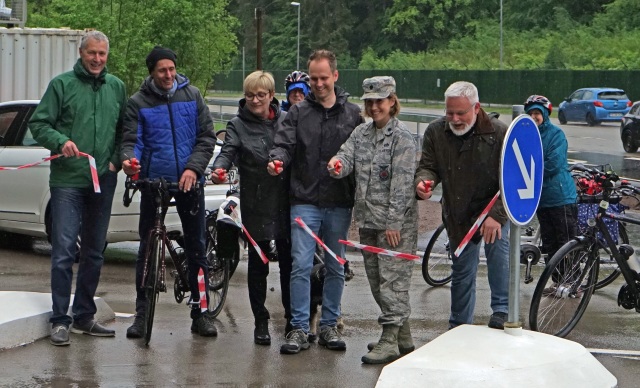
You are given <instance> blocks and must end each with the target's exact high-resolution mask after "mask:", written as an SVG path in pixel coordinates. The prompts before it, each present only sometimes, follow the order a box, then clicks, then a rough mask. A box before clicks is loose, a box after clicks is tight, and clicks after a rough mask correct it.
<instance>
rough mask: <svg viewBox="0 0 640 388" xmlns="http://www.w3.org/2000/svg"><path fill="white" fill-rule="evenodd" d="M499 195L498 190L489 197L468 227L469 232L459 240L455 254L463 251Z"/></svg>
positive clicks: (458, 254)
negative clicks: (471, 224) (489, 199)
mask: <svg viewBox="0 0 640 388" xmlns="http://www.w3.org/2000/svg"><path fill="white" fill-rule="evenodd" d="M499 196H500V192H499V191H498V192H497V193H496V195H494V196H493V198H492V199H491V202H489V204H488V205H487V207H485V208H484V210H483V211H482V213H480V216H479V217H478V219H477V220H476V222H475V223H474V224H473V226H472V227H471V229H469V232H467V235H466V236H464V238H463V239H462V241H460V245H458V249H456V251H455V252H454V254H455V255H456V256H460V254H461V253H462V251H464V248H466V246H467V244H469V241H471V238H472V237H473V235H474V234H476V231H477V230H478V228H479V227H480V225H482V222H484V219H485V218H487V214H489V210H491V208H492V207H493V204H494V203H496V200H497V199H498V197H499Z"/></svg>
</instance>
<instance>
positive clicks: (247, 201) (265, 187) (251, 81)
mask: <svg viewBox="0 0 640 388" xmlns="http://www.w3.org/2000/svg"><path fill="white" fill-rule="evenodd" d="M243 90H244V96H245V98H243V99H242V100H240V108H239V110H238V116H236V117H234V118H233V119H231V121H229V123H228V124H227V133H226V135H225V144H224V145H223V146H222V150H221V151H220V154H219V155H218V157H217V158H216V160H215V162H214V163H213V169H214V173H213V174H212V176H213V182H214V183H223V182H224V180H222V179H220V177H221V176H224V174H225V173H226V171H227V170H228V169H229V168H230V167H231V165H232V163H234V162H236V163H237V164H238V169H239V173H240V204H241V207H242V222H243V224H244V226H245V227H246V228H247V230H248V232H249V233H250V234H251V237H252V238H253V239H254V240H255V241H256V242H257V243H258V245H259V246H260V248H261V249H262V250H263V251H269V243H270V241H272V240H275V246H276V249H277V258H278V264H279V266H280V289H281V292H282V305H283V307H284V311H285V318H287V322H288V320H289V317H290V315H291V311H290V292H289V278H290V276H291V241H290V224H289V222H290V221H289V174H288V171H289V170H285V172H284V173H283V174H280V175H278V176H271V175H269V173H268V172H267V169H266V168H265V166H266V165H267V163H268V162H269V150H270V149H271V148H272V147H273V137H274V135H275V133H276V130H277V127H278V126H279V125H280V123H281V122H282V119H283V118H284V115H285V114H286V113H284V112H281V111H280V108H279V105H278V100H276V99H275V98H274V95H275V82H274V80H273V76H272V75H271V74H270V73H267V72H263V71H255V72H253V73H251V74H249V75H248V76H247V78H246V79H245V80H244V85H243ZM268 274H269V265H268V264H265V263H263V262H262V259H261V258H260V256H259V254H258V253H257V252H256V250H255V249H253V248H249V269H248V275H247V283H248V287H249V302H250V303H251V310H252V311H253V316H254V318H255V330H254V342H255V343H256V344H259V345H269V344H271V336H270V335H269V329H268V320H269V318H270V315H269V311H268V310H267V309H266V307H265V305H264V303H265V300H266V297H267V275H268Z"/></svg>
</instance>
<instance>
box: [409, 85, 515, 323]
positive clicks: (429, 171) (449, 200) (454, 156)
mask: <svg viewBox="0 0 640 388" xmlns="http://www.w3.org/2000/svg"><path fill="white" fill-rule="evenodd" d="M444 96H445V117H443V118H442V119H439V120H436V121H434V122H432V123H431V124H429V126H428V127H427V130H426V132H425V134H424V140H423V143H422V156H421V158H420V163H419V165H418V169H417V171H416V176H415V185H416V194H417V195H418V197H420V198H421V199H428V198H430V197H431V194H432V193H433V191H432V189H433V187H435V185H437V184H439V183H442V201H441V202H442V221H443V222H444V225H445V227H446V229H447V234H448V236H449V242H450V244H451V248H452V251H453V250H455V249H456V248H457V247H458V245H459V244H460V241H462V239H463V238H464V236H465V235H466V233H467V232H468V231H469V229H471V226H472V225H473V224H474V223H475V221H476V219H477V218H478V216H479V215H480V213H481V212H482V211H483V210H484V208H485V207H486V206H487V205H488V204H489V202H490V201H491V199H492V198H493V196H494V195H495V194H496V193H497V192H498V191H499V190H500V157H501V153H502V144H503V142H504V136H505V133H506V130H507V126H506V125H505V124H504V123H503V122H501V121H500V120H498V118H497V117H494V116H493V115H487V113H485V111H484V110H483V109H482V108H481V107H480V102H479V98H478V89H477V88H476V87H475V85H474V84H472V83H470V82H464V81H460V82H455V83H453V84H451V86H449V88H447V90H446V91H445V93H444ZM426 181H431V182H432V183H433V184H432V185H431V187H428V186H429V185H426V186H427V187H425V182H426ZM478 232H479V233H478V235H477V236H475V237H474V238H473V239H472V240H471V241H470V242H469V243H468V244H467V246H466V248H465V249H464V250H463V251H462V253H461V254H460V256H453V257H452V261H453V265H452V266H451V269H452V282H451V316H450V318H449V328H454V327H456V326H458V325H462V324H471V323H473V310H474V307H475V304H476V273H477V271H478V261H479V254H480V240H481V238H484V242H485V254H486V256H487V272H488V277H489V287H490V288H491V309H492V310H493V314H492V315H491V319H490V320H489V327H491V328H495V329H503V328H504V322H505V321H506V320H507V311H508V307H509V306H508V299H509V289H508V287H509V236H508V234H509V233H508V232H509V221H508V219H507V215H506V212H505V209H504V206H503V204H502V200H501V199H500V198H498V200H497V201H496V202H495V204H494V205H493V207H492V208H491V210H490V211H489V214H488V215H487V218H486V219H485V220H484V222H483V223H482V225H481V226H480V228H479V230H478Z"/></svg>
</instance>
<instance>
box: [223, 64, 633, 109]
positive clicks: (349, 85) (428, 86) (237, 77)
mask: <svg viewBox="0 0 640 388" xmlns="http://www.w3.org/2000/svg"><path fill="white" fill-rule="evenodd" d="M271 72H272V73H273V76H274V77H275V79H276V80H277V81H276V82H277V83H276V91H277V92H284V79H285V77H286V76H287V74H288V73H289V71H285V70H274V71H271ZM246 74H248V72H247V73H246ZM376 75H390V76H393V77H394V78H395V80H396V84H397V90H398V96H399V97H400V98H402V99H405V98H406V99H419V100H430V101H443V100H444V97H443V95H444V91H445V90H446V88H447V87H448V86H449V85H450V84H451V83H453V82H455V81H460V80H464V81H470V82H473V83H474V84H475V85H476V86H477V87H478V91H479V93H480V101H481V102H482V103H484V104H507V105H512V104H521V103H522V102H523V101H524V100H525V99H526V98H527V97H528V96H529V95H531V94H543V95H545V96H547V97H548V98H549V99H550V100H551V101H552V102H553V105H555V106H557V105H558V104H560V102H561V101H562V99H564V98H565V97H568V96H569V94H571V93H572V92H573V91H574V90H576V89H579V88H583V87H595V86H608V87H616V88H621V89H624V90H625V91H626V92H627V95H628V96H629V98H630V99H631V100H633V101H635V100H640V82H637V80H640V70H627V71H604V70H340V71H339V79H338V82H337V83H338V84H339V85H340V86H341V87H343V88H344V89H345V90H346V91H347V92H349V93H350V94H351V95H352V96H360V95H361V94H362V80H364V79H365V78H368V77H373V76H376ZM242 81H243V78H242V71H241V70H232V71H230V72H229V73H227V74H219V75H216V76H215V77H214V89H216V90H226V91H241V90H242ZM634 81H636V82H634Z"/></svg>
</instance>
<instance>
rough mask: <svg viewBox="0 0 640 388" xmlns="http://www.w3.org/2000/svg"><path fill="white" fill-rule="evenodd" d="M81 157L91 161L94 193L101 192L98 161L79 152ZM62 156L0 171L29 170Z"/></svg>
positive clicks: (58, 155) (2, 168)
mask: <svg viewBox="0 0 640 388" xmlns="http://www.w3.org/2000/svg"><path fill="white" fill-rule="evenodd" d="M78 154H79V155H80V156H84V157H85V158H87V159H88V160H89V168H90V169H91V180H92V181H93V191H94V192H96V193H99V192H100V180H99V179H98V168H97V167H96V160H95V159H94V158H93V156H91V155H89V154H86V153H84V152H78ZM63 156H64V155H62V154H56V155H51V156H49V157H48V158H44V159H42V160H41V161H39V162H35V163H29V164H25V165H22V166H18V167H0V171H8V170H22V169H24V168H29V167H33V166H37V165H38V164H42V163H45V162H48V161H51V160H53V159H57V158H60V157H63Z"/></svg>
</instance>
